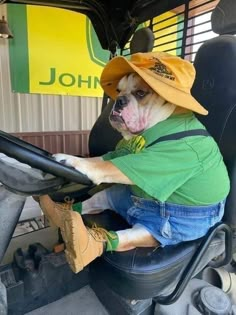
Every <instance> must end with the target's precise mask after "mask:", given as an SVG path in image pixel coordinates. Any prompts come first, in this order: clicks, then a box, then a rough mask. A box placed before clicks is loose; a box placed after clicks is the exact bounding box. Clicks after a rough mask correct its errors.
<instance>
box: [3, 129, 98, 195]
mask: <svg viewBox="0 0 236 315" xmlns="http://www.w3.org/2000/svg"><path fill="white" fill-rule="evenodd" d="M0 152H1V153H4V154H6V155H7V156H9V157H12V158H15V159H16V160H18V161H19V162H22V163H25V164H28V165H30V166H31V167H32V168H36V169H38V170H41V171H43V172H45V173H49V174H52V175H54V176H55V178H50V180H48V182H50V185H49V186H50V187H53V186H58V185H63V184H64V183H68V182H74V183H79V184H83V185H88V186H90V185H93V184H92V182H91V180H90V179H89V178H88V177H87V176H86V175H84V174H82V173H80V172H78V171H77V170H75V169H74V168H71V167H68V166H66V165H64V164H62V163H59V162H57V161H55V160H54V159H53V157H52V154H51V153H49V152H47V151H45V150H43V149H40V148H38V147H36V146H34V145H32V144H30V143H28V142H26V141H23V140H21V139H19V138H17V137H14V136H12V135H10V134H8V133H6V132H3V131H0ZM0 164H2V163H0ZM6 171H7V170H6V166H4V168H3V166H2V168H0V182H2V183H3V184H4V185H6V186H7V187H8V188H9V189H12V190H14V191H15V190H17V189H15V186H14V185H13V184H14V181H12V180H11V184H10V185H9V180H8V177H11V176H9V172H7V175H6ZM16 173H17V171H16V170H15V173H14V175H17V174H16ZM20 173H21V175H20V176H22V169H21V170H20ZM28 173H29V172H28ZM16 180H17V179H15V181H16ZM24 183H25V182H24ZM44 183H45V180H44ZM29 184H31V186H32V179H31V183H29ZM12 186H14V187H12ZM18 186H19V185H18ZM46 186H47V185H46ZM22 190H23V192H24V191H25V189H24V187H22V188H21V189H20V191H21V192H22ZM27 193H29V191H28V190H27ZM31 193H32V192H31Z"/></svg>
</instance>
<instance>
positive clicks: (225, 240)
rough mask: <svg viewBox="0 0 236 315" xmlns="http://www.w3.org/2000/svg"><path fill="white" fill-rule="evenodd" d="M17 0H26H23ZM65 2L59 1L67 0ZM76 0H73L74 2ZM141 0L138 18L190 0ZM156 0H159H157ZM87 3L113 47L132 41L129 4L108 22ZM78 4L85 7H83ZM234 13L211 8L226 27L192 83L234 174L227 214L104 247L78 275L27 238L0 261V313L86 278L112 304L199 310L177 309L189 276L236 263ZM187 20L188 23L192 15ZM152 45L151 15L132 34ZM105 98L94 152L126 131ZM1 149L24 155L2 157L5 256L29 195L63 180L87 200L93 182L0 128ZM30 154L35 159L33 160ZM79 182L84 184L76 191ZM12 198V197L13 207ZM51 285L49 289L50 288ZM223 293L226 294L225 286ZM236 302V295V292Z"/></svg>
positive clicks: (134, 44)
mask: <svg viewBox="0 0 236 315" xmlns="http://www.w3.org/2000/svg"><path fill="white" fill-rule="evenodd" d="M7 2H11V1H7ZM14 2H15V1H14ZM17 2H18V3H19V4H20V3H21V1H17ZM57 2H58V3H57V5H58V7H59V6H60V4H61V5H62V3H64V2H66V1H57ZM75 2H76V1H68V5H71V6H72V5H73V4H74V3H75ZM99 2H101V3H102V4H103V5H104V6H105V5H107V6H108V11H109V12H114V10H115V8H116V7H115V4H114V1H112V4H114V7H113V8H112V7H111V5H112V4H110V5H109V3H107V2H106V1H98V3H99ZM108 2H109V1H108ZM131 2H132V1H128V2H127V5H130V6H131ZM139 2H141V1H135V3H136V6H135V5H134V4H133V11H132V10H127V12H129V14H130V16H129V19H131V16H136V15H135V12H136V13H137V12H138V13H137V17H139V22H143V21H145V20H150V19H152V18H153V17H154V16H156V15H158V14H161V13H163V12H165V10H169V9H171V8H174V7H177V6H178V5H179V4H182V3H183V2H184V1H166V4H165V6H163V4H161V3H163V1H149V2H150V3H149V2H147V9H146V10H145V5H144V4H145V3H146V1H143V2H142V4H141V3H139ZM155 2H157V3H158V4H156V5H155ZM177 2H178V3H177ZM37 3H38V1H37ZM85 3H87V5H88V8H90V9H89V10H88V11H87V12H86V14H88V16H89V17H90V18H91V20H92V21H97V19H98V21H97V24H96V23H95V26H96V28H97V30H96V31H97V33H98V37H99V34H100V38H99V39H100V41H101V45H102V46H103V47H104V48H109V49H110V50H111V52H112V54H114V51H115V48H114V46H115V45H119V46H120V47H124V45H125V44H126V42H127V41H128V39H129V38H130V36H131V35H132V34H133V32H134V31H135V29H136V24H131V23H130V21H129V23H128V17H127V12H126V11H125V12H126V15H122V13H121V11H122V8H121V7H122V6H123V5H124V6H125V4H123V2H122V5H121V4H119V6H118V7H117V12H118V14H117V16H116V17H114V19H113V22H111V21H109V22H108V21H107V20H106V18H104V20H103V22H101V16H100V15H102V14H104V16H105V17H107V14H105V13H104V12H103V10H104V7H103V6H99V5H97V2H94V1H93V3H92V4H91V3H90V1H85ZM148 3H149V5H148ZM189 3H191V1H187V2H186V1H185V10H189V8H188V5H189ZM32 4H33V1H32ZM96 5H97V8H96ZM55 6H56V5H55ZM167 6H168V7H167ZM88 8H87V9H88ZM92 9H93V10H95V11H96V10H97V12H99V14H97V15H96V14H94V12H95V11H93V10H92ZM102 9H103V10H102ZM154 9H155V10H154ZM80 10H81V9H78V11H79V12H80ZM83 12H84V10H83ZM154 13H155V14H154ZM185 14H187V13H186V12H185ZM235 14H236V5H235V1H234V0H221V1H220V2H219V3H218V4H217V6H216V7H215V9H214V10H213V13H212V17H211V23H212V29H213V30H214V32H215V33H217V34H218V36H217V37H215V38H213V39H210V40H207V41H205V43H203V44H202V45H201V47H200V48H199V50H198V51H197V53H196V57H195V61H194V65H195V68H196V80H195V82H194V86H193V88H192V94H193V96H194V97H195V98H196V99H197V100H198V101H199V102H200V103H201V104H204V107H205V108H206V109H207V110H208V111H209V115H208V116H205V117H203V118H202V117H199V119H200V120H201V121H202V123H203V124H204V125H205V126H206V128H207V130H208V131H209V133H210V134H211V135H212V136H213V137H214V138H215V140H216V141H217V143H218V145H219V147H220V149H221V152H222V155H223V157H224V161H225V163H226V166H227V169H228V173H229V176H230V180H231V190H230V194H229V196H228V198H227V202H226V209H225V216H224V218H223V221H222V222H220V223H218V224H217V225H216V226H214V227H213V228H211V229H210V230H209V232H208V234H207V235H206V236H205V237H203V238H202V239H198V240H195V241H191V242H184V243H181V244H179V245H175V246H166V247H164V248H158V250H155V249H154V248H136V249H133V250H130V251H126V252H112V253H111V252H106V253H105V254H104V255H103V256H102V257H101V258H98V259H96V260H95V261H94V262H93V263H91V264H90V265H89V267H86V268H85V270H83V271H82V272H81V273H79V274H77V275H74V274H72V272H71V271H70V270H69V268H68V266H67V264H66V262H65V258H64V254H63V252H60V253H54V252H50V251H49V250H47V249H45V248H44V247H43V246H42V245H41V244H40V239H39V240H38V243H36V244H32V245H31V246H29V248H28V250H27V251H24V250H22V249H18V250H17V251H16V252H15V253H14V259H13V262H12V264H8V265H3V266H2V267H1V268H0V275H5V276H6V275H7V274H8V275H9V274H11V275H12V277H13V278H14V281H13V280H12V282H10V281H6V280H5V281H4V277H3V276H1V279H2V280H1V281H0V284H2V286H3V287H4V288H3V289H1V286H0V291H1V290H2V291H1V292H3V293H1V294H2V295H1V294H0V313H1V310H3V313H1V314H7V313H4V310H6V309H7V308H8V314H25V313H27V312H29V311H32V310H33V309H36V308H38V307H41V306H43V305H46V304H48V303H50V302H53V301H54V300H57V299H59V298H61V297H62V296H64V295H66V294H68V293H70V292H73V291H75V290H78V289H80V288H81V287H83V286H84V285H85V284H88V283H89V285H90V286H91V288H92V289H93V291H94V292H95V294H96V295H97V296H98V298H99V300H100V301H102V304H103V305H105V307H106V309H107V310H108V312H109V314H154V313H155V314H195V313H193V312H192V313H191V312H190V311H189V313H188V312H187V311H185V312H184V313H183V312H182V313H177V311H176V312H175V311H174V313H173V310H175V308H176V307H177V306H176V305H178V307H179V309H181V307H180V304H176V303H182V304H184V302H183V297H185V298H186V293H185V292H186V287H187V286H188V285H189V283H190V282H191V279H193V278H194V277H195V276H197V277H198V278H199V274H201V272H202V270H203V269H204V268H206V267H209V266H210V267H211V268H219V267H222V266H230V268H231V270H233V272H235V270H234V269H233V267H234V264H235V263H234V258H233V254H234V253H235V248H236V246H235V237H236V236H235V235H236V230H235V229H236V201H235V200H236V198H235V191H236V187H235V185H236V182H235V176H236V166H235V165H236V145H235V140H234V135H235V132H236V130H235V128H236V124H235V122H236V110H235V105H236V90H235V83H234V82H235V81H236V78H234V76H235V75H236V63H235V60H236V38H235V36H234V34H236V24H235V20H236V17H235ZM122 16H124V21H123V22H124V23H123V24H122V26H119V28H121V27H122V32H120V35H119V36H117V34H116V36H115V39H116V41H115V40H114V36H113V35H114V34H112V32H113V31H114V27H118V25H120V19H121V18H122ZM187 16H188V15H187ZM105 23H107V25H108V26H109V27H110V29H111V30H110V31H109V32H108V31H107V29H109V27H108V28H107V27H106V32H105V35H104V34H103V29H104V25H103V24H105ZM185 26H186V27H188V22H186V25H185ZM186 32H187V31H186ZM118 33H119V32H118ZM111 38H112V39H111ZM144 39H145V40H144ZM153 46H154V37H153V30H152V27H151V23H150V26H149V27H148V28H143V29H140V30H138V31H136V33H135V34H134V36H133V38H132V40H131V43H130V47H131V53H134V52H138V51H150V50H151V49H152V48H153ZM104 98H105V100H106V104H105V106H104V108H103V110H102V113H101V115H100V116H99V118H98V120H97V121H96V123H95V125H94V127H93V129H92V130H91V134H90V139H89V149H90V155H91V156H99V155H101V154H103V153H106V152H108V151H110V150H112V149H114V147H115V145H116V143H117V142H118V141H119V139H120V135H119V134H118V133H117V132H116V131H114V130H113V129H112V128H111V126H110V125H109V122H108V115H109V112H110V109H111V106H112V101H109V100H107V98H106V96H104ZM0 152H2V153H4V154H5V155H7V156H9V157H12V158H14V159H16V160H17V161H19V162H20V163H19V165H17V166H16V165H15V164H14V163H8V162H4V161H1V163H0V182H1V183H2V184H3V186H2V187H0V188H1V203H2V204H4V207H3V206H1V205H0V261H1V260H2V258H3V257H4V254H5V251H6V249H7V247H8V245H9V243H10V241H11V237H12V234H13V232H14V229H15V226H16V224H17V222H18V219H19V216H20V214H21V211H22V209H23V206H24V200H25V199H24V198H25V197H24V196H32V195H42V194H45V193H48V194H50V196H51V197H52V198H53V199H54V200H56V201H61V200H63V198H64V191H63V189H64V187H68V186H70V187H72V188H71V196H73V198H76V200H84V199H86V198H87V197H88V194H90V191H91V189H93V188H94V185H93V184H92V183H91V181H90V180H89V179H88V178H87V177H86V176H84V175H83V174H80V173H79V172H77V171H75V170H74V169H71V168H69V167H67V166H65V165H62V164H60V163H58V162H56V161H54V160H53V159H52V156H51V154H50V153H49V152H46V151H45V150H42V149H40V148H38V147H35V146H33V145H31V144H29V143H26V142H24V141H22V140H19V139H18V138H15V137H13V136H12V135H10V134H7V133H5V132H0ZM22 163H25V164H27V165H30V166H31V168H29V167H26V166H25V164H22ZM71 183H73V184H71ZM78 184H79V185H81V189H80V190H79V192H78V193H77V188H78V187H77V185H78ZM216 184H220V183H216ZM73 186H74V187H76V194H75V191H74V190H73ZM6 200H8V203H7V205H8V206H7V207H8V209H7V211H6V207H5V204H6V203H5V201H6ZM12 208H14V209H12ZM13 210H14V211H13ZM83 219H84V221H85V223H86V225H88V226H92V225H93V224H94V223H96V224H97V226H101V227H104V228H106V229H109V230H115V231H116V230H120V229H124V228H127V226H128V225H127V223H126V222H125V221H124V220H123V219H122V218H121V217H119V216H118V215H117V214H115V213H114V212H112V211H110V210H109V209H108V210H107V211H105V212H103V213H102V214H99V215H84V217H83ZM6 222H7V224H6ZM59 239H60V235H59ZM7 279H9V277H8V278H7ZM42 279H43V280H42ZM208 285H209V284H208ZM4 290H5V291H4ZM45 290H47V297H46V295H45ZM189 290H190V289H189ZM194 290H195V289H194ZM194 290H193V291H194ZM195 291H196V290H195ZM195 291H194V292H195ZM4 292H6V293H4ZM4 294H6V295H7V302H6V300H4ZM217 294H218V295H217V296H218V297H219V299H220V297H221V298H223V297H224V296H223V297H222V296H221V295H220V293H219V292H217ZM222 294H224V292H223V291H222ZM1 296H3V298H2V300H3V302H1ZM181 299H182V300H181ZM134 301H135V302H134ZM1 303H2V306H1ZM4 303H5V304H4ZM6 303H7V304H6ZM189 303H190V302H189ZM199 303H200V302H199ZM201 303H203V302H201ZM234 303H236V300H235V301H233V302H232V304H234ZM205 304H207V303H205ZM205 304H204V307H205V309H204V307H203V306H202V309H201V308H198V312H199V313H196V314H208V313H207V311H206V309H207V306H206V305H205ZM201 305H203V304H201ZM208 306H209V305H208ZM227 307H228V306H227ZM230 307H231V306H230ZM232 310H233V308H230V311H229V309H228V311H227V312H228V313H227V312H225V313H219V314H231V313H230V312H232ZM209 314H210V313H209ZM212 314H213V313H212ZM214 314H218V313H214ZM232 314H235V313H232Z"/></svg>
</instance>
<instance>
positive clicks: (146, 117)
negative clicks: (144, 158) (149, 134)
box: [111, 73, 176, 139]
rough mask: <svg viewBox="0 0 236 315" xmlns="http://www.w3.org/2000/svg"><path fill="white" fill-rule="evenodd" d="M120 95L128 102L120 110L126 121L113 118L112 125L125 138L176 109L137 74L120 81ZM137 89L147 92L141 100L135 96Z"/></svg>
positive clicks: (160, 119)
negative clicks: (117, 120)
mask: <svg viewBox="0 0 236 315" xmlns="http://www.w3.org/2000/svg"><path fill="white" fill-rule="evenodd" d="M117 89H118V90H119V95H118V96H124V95H125V96H126V97H127V98H128V99H129V102H128V104H127V105H126V106H125V107H124V108H123V110H122V111H121V112H120V115H121V116H122V118H123V120H124V122H125V123H123V124H122V123H120V122H118V123H116V122H114V121H112V120H111V125H112V126H113V127H114V128H115V129H117V130H118V131H119V132H121V134H122V136H123V137H124V138H125V139H130V138H132V137H133V135H134V134H137V133H140V132H142V131H143V130H147V129H149V128H150V127H152V126H154V125H155V124H157V123H158V122H161V121H163V120H165V119H167V118H168V117H169V116H170V115H171V114H172V113H173V112H174V110H175V108H176V106H175V105H174V104H171V103H168V102H166V101H165V100H164V99H163V98H162V97H161V96H160V95H158V94H156V93H155V92H154V91H153V90H152V89H151V88H150V87H149V86H148V85H147V84H146V83H145V82H144V81H143V80H142V79H141V78H140V77H139V76H138V75H137V74H134V73H132V74H130V75H128V76H125V77H123V78H122V79H121V80H120V82H119V83H118V86H117ZM137 90H143V91H145V92H147V96H145V97H144V98H143V100H142V101H141V102H139V101H138V100H137V98H136V97H135V92H136V91H137Z"/></svg>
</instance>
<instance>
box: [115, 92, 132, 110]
mask: <svg viewBox="0 0 236 315" xmlns="http://www.w3.org/2000/svg"><path fill="white" fill-rule="evenodd" d="M128 103H129V100H128V97H127V96H125V95H121V96H118V97H117V99H116V101H115V104H114V109H115V110H116V111H119V110H122V109H123V108H124V107H125V106H126V105H128Z"/></svg>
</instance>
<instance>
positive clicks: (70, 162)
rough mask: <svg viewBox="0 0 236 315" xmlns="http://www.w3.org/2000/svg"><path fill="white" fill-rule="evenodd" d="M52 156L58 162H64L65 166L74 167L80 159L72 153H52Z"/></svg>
mask: <svg viewBox="0 0 236 315" xmlns="http://www.w3.org/2000/svg"><path fill="white" fill-rule="evenodd" d="M53 158H54V159H55V160H56V161H57V162H60V163H62V164H65V165H67V166H72V167H74V168H76V167H77V166H78V163H79V160H80V158H77V157H75V156H73V155H69V154H63V153H57V154H53Z"/></svg>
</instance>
